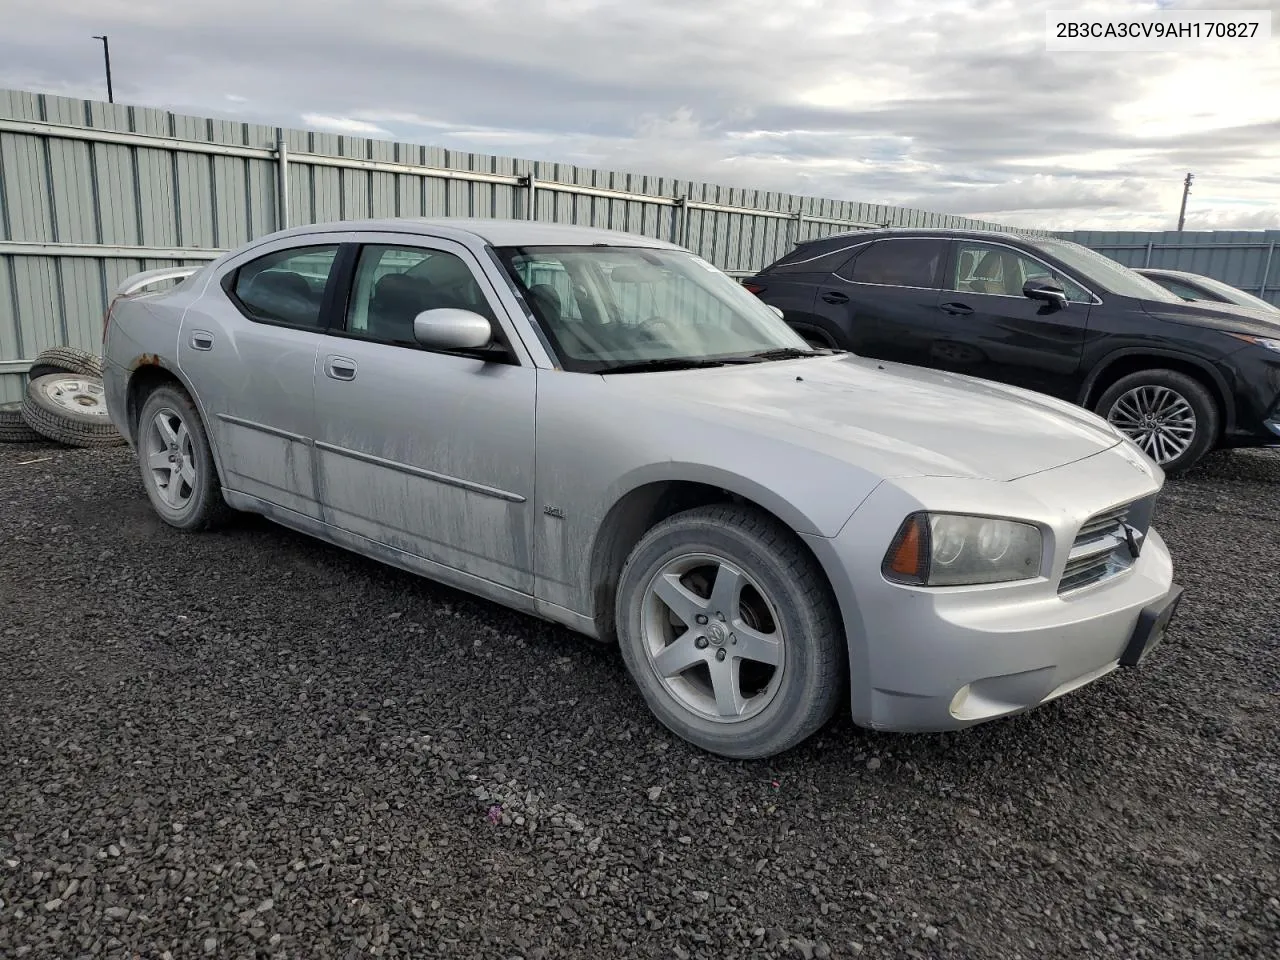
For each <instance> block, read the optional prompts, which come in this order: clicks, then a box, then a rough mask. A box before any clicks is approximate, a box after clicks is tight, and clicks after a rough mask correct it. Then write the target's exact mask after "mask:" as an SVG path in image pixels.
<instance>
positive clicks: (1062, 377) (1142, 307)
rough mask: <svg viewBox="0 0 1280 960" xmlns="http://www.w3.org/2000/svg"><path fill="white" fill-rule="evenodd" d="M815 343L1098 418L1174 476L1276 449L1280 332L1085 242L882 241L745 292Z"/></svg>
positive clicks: (831, 250) (838, 242)
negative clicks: (1205, 462) (976, 380)
mask: <svg viewBox="0 0 1280 960" xmlns="http://www.w3.org/2000/svg"><path fill="white" fill-rule="evenodd" d="M742 283H743V285H744V286H746V288H747V289H748V290H750V291H751V292H752V293H754V294H756V295H757V296H758V297H760V299H762V300H763V301H764V302H765V303H767V304H769V305H771V306H773V307H776V308H778V309H779V310H781V311H782V312H783V315H784V316H785V318H786V320H787V322H788V323H790V324H791V325H792V327H794V328H795V329H796V331H797V332H799V333H800V334H801V335H802V336H804V338H805V339H806V340H808V341H809V342H810V343H811V344H813V345H814V346H821V347H834V348H837V349H843V350H849V351H851V352H853V353H857V354H860V355H862V356H865V357H872V358H876V359H881V360H890V361H898V362H902V363H910V364H915V365H917V366H922V367H933V368H935V369H941V370H948V371H953V372H955V373H961V374H968V375H971V376H976V377H981V378H984V379H987V380H998V381H1000V382H1002V383H1008V384H1013V385H1014V386H1019V387H1025V388H1027V389H1031V390H1035V391H1038V392H1040V393H1047V394H1051V395H1053V396H1056V397H1060V398H1063V399H1066V400H1070V401H1071V402H1073V403H1077V404H1080V405H1081V406H1084V407H1087V408H1089V409H1091V410H1094V411H1095V412H1097V413H1098V414H1100V415H1101V416H1103V417H1105V418H1106V419H1107V420H1109V421H1110V422H1111V423H1112V424H1114V425H1115V426H1116V427H1117V428H1119V429H1120V430H1122V431H1123V432H1124V433H1126V434H1128V435H1129V436H1130V437H1132V438H1133V440H1134V441H1135V442H1136V443H1137V444H1138V445H1139V446H1140V447H1141V448H1142V449H1143V450H1144V451H1145V452H1146V453H1147V455H1148V456H1149V457H1151V459H1152V460H1154V461H1156V462H1157V463H1159V464H1160V465H1161V466H1162V467H1164V469H1165V470H1166V471H1168V472H1170V473H1175V472H1179V471H1181V470H1185V469H1186V468H1187V467H1190V466H1191V465H1192V464H1194V463H1195V462H1196V461H1198V460H1199V459H1200V458H1201V457H1203V456H1204V454H1205V453H1207V452H1208V451H1209V450H1211V449H1213V448H1214V447H1218V446H1221V447H1244V446H1255V447H1256V446H1268V445H1273V444H1280V322H1278V321H1277V319H1276V318H1275V316H1274V314H1271V315H1268V314H1263V313H1259V312H1257V311H1252V310H1248V309H1246V308H1243V307H1235V306H1229V305H1227V304H1205V303H1188V302H1186V301H1185V300H1183V299H1182V298H1181V297H1178V296H1176V295H1175V294H1173V293H1170V292H1169V291H1168V290H1166V289H1164V288H1163V287H1161V286H1160V285H1159V284H1156V283H1154V282H1153V281H1151V280H1148V279H1146V278H1145V277H1142V276H1139V275H1138V274H1136V273H1134V272H1133V271H1132V270H1130V269H1129V268H1127V267H1123V266H1121V265H1120V264H1118V263H1116V262H1115V261H1114V260H1111V259H1110V258H1108V257H1105V256H1103V255H1102V254H1100V253H1096V252H1095V251H1093V250H1090V249H1089V248H1088V247H1083V246H1081V245H1080V244H1077V243H1071V242H1070V241H1067V240H1059V239H1040V238H1029V237H1023V236H1018V235H1015V234H1009V233H1001V232H994V231H992V232H988V231H981V230H941V229H918V230H917V229H906V228H897V229H885V230H868V231H861V232H858V233H854V234H846V235H842V236H836V237H827V238H824V239H822V240H814V241H810V242H808V243H803V244H801V245H799V246H798V247H796V249H794V250H793V251H791V252H790V253H789V254H787V255H786V256H785V257H783V258H781V259H780V260H778V261H776V262H775V263H773V264H771V265H770V266H768V267H766V268H765V269H764V270H762V271H761V272H760V273H758V274H756V275H755V276H752V277H748V278H746V279H744V280H743V281H742Z"/></svg>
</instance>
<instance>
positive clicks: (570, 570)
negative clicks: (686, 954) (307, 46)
mask: <svg viewBox="0 0 1280 960" xmlns="http://www.w3.org/2000/svg"><path fill="white" fill-rule="evenodd" d="M165 278H169V279H180V280H181V282H180V283H178V284H176V285H173V284H171V285H170V286H168V287H167V288H161V287H160V286H159V281H160V280H163V279H165ZM105 338H106V339H105V357H104V382H105V387H106V392H107V398H108V407H109V410H110V414H111V418H112V420H113V422H114V423H115V424H116V426H117V427H119V428H120V430H121V431H122V432H123V433H124V434H125V436H126V437H127V438H128V439H129V441H130V442H131V443H132V445H133V446H134V447H135V449H136V451H137V457H138V463H139V465H140V468H141V474H142V481H143V484H144V486H145V488H146V491H147V494H148V495H149V497H150V500H151V502H152V504H153V506H154V509H155V510H156V512H157V513H158V514H159V515H160V516H161V517H162V518H163V519H164V520H165V521H167V522H168V523H169V524H172V525H173V526H174V527H177V528H180V529H184V530H196V529H201V528H206V527H208V526H210V525H211V524H214V523H216V522H217V521H218V520H220V519H221V518H223V517H224V516H225V515H226V513H227V512H228V511H229V510H242V511H252V512H255V513H260V514H263V515H265V516H267V517H269V518H271V519H272V520H275V521H278V522H279V523H282V524H284V525H286V526H288V527H292V528H294V529H296V530H300V531H304V532H305V533H308V534H311V535H313V536H316V537H319V538H321V539H323V540H326V541H328V542H330V543H333V544H337V545H339V546H342V547H345V548H348V549H351V550H354V551H356V552H358V553H361V554H365V555H367V556H370V557H373V558H376V559H378V560H381V561H384V562H387V563H390V564H394V565H396V566H398V567H402V568H404V569H407V570H411V571H416V572H418V573H420V574H423V575H425V576H427V577H430V578H432V579H434V580H438V581H442V582H444V583H447V584H451V585H453V586H455V587H458V588H461V589H463V590H466V591H470V592H472V593H474V594H478V595H480V596H482V597H486V598H489V599H491V600H494V601H496V602H498V603H502V604H506V605H508V606H510V607H513V608H516V609H518V610H522V611H526V612H528V613H530V614H534V615H537V616H541V617H544V618H547V619H550V620H554V621H558V622H560V623H563V624H566V625H567V626H569V627H570V628H572V629H573V630H576V631H578V632H580V633H583V634H586V635H589V636H592V637H596V638H598V639H600V640H604V641H607V642H616V643H617V644H618V645H619V647H620V650H621V653H622V657H623V660H624V661H625V664H626V668H627V670H628V671H629V673H630V675H631V677H632V678H633V679H634V682H635V683H636V685H637V686H638V688H639V690H640V692H641V694H642V695H643V698H644V700H645V702H646V703H647V704H648V706H649V708H650V709H651V710H652V712H653V713H654V715H655V716H656V717H657V718H658V720H660V721H661V722H662V723H663V724H665V725H666V726H667V727H668V728H670V729H671V730H672V731H674V732H675V733H676V734H678V735H679V736H681V737H683V738H685V739H686V740H688V741H690V742H692V743H693V744H696V745H697V746H699V747H701V748H703V749H705V750H708V751H712V752H715V753H718V754H722V755H726V756H731V757H740V758H758V757H767V756H770V755H773V754H776V753H778V752H780V751H783V750H786V749H788V748H789V747H791V746H793V745H795V744H797V743H799V742H800V741H802V740H803V739H805V738H806V737H808V736H809V735H810V734H812V733H814V732H815V731H816V730H818V729H819V728H820V727H822V726H823V725H824V724H825V723H826V722H827V721H828V720H829V719H830V718H831V717H832V716H833V714H834V713H835V711H836V710H837V709H840V705H841V704H842V703H846V702H847V703H848V704H849V709H850V710H851V711H852V717H853V720H854V721H855V722H856V723H858V724H861V725H863V726H866V727H870V728H873V729H877V730H893V731H936V730H948V729H956V728H961V727H965V726H968V725H971V724H974V723H978V722H982V721H986V720H991V719H994V718H997V717H1003V716H1008V715H1010V714H1014V713H1017V712H1020V711H1024V710H1027V709H1030V708H1033V707H1035V706H1037V705H1039V704H1042V703H1045V702H1046V701H1049V700H1052V699H1053V698H1055V697H1058V696H1060V695H1062V694H1064V693H1067V692H1069V691H1072V690H1074V689H1076V688H1078V687H1080V686H1082V685H1084V684H1086V683H1089V682H1090V681H1092V680H1095V679H1097V678H1099V677H1102V676H1104V675H1105V674H1107V673H1109V672H1111V671H1112V670H1114V669H1115V668H1117V667H1121V666H1130V665H1135V664H1137V663H1138V662H1140V661H1141V660H1142V659H1143V658H1144V656H1145V655H1146V653H1147V652H1148V651H1149V650H1150V649H1151V648H1152V647H1154V646H1155V645H1156V644H1157V643H1158V642H1159V641H1160V639H1161V638H1162V636H1163V635H1164V630H1165V627H1166V624H1167V623H1168V620H1169V618H1170V617H1171V616H1172V615H1173V612H1174V609H1175V608H1176V606H1177V602H1178V599H1179V597H1180V589H1179V588H1178V587H1177V586H1176V585H1174V583H1173V566H1172V562H1171V560H1170V557H1169V553H1168V551H1167V549H1166V547H1165V544H1164V542H1163V540H1162V539H1161V537H1160V535H1159V533H1157V532H1156V530H1154V529H1152V528H1151V526H1150V521H1151V515H1152V510H1153V506H1154V503H1155V499H1156V497H1157V495H1158V493H1159V491H1160V489H1161V487H1162V485H1163V482H1164V475H1163V473H1162V471H1161V470H1160V468H1159V467H1158V466H1156V464H1155V463H1154V462H1153V461H1151V460H1150V459H1148V458H1147V457H1146V456H1144V455H1143V454H1142V452H1141V451H1140V450H1138V448H1136V447H1135V446H1134V444H1133V443H1132V442H1131V441H1129V440H1128V439H1126V438H1125V437H1124V436H1123V435H1122V434H1120V433H1119V432H1118V431H1117V430H1116V429H1115V428H1114V427H1112V426H1111V425H1109V424H1108V423H1107V422H1106V421H1104V420H1102V419H1101V418H1099V417H1097V416H1096V415H1094V414H1092V413H1090V412H1088V411H1085V410H1083V409H1081V408H1079V407H1076V406H1074V405H1072V404H1070V403H1067V402H1065V401H1059V400H1055V399H1051V398H1048V397H1046V396H1043V395H1040V394H1037V393H1033V392H1030V391H1027V390H1023V389H1018V388H1015V387H1008V386H1002V385H998V384H995V383H991V382H987V381H984V380H978V379H974V378H971V377H965V376H961V375H958V374H953V373H946V372H942V371H932V370H926V369H923V368H920V367H914V366H908V365H904V364H894V363H889V362H880V361H876V360H868V359H865V358H862V357H858V356H856V355H853V354H850V353H845V352H842V351H837V350H830V349H815V348H813V347H811V346H810V345H808V344H807V343H806V342H805V340H804V339H803V338H802V337H801V336H800V335H799V334H797V333H795V332H794V331H793V330H792V329H791V328H789V327H788V326H787V324H786V323H785V322H784V321H783V319H781V318H780V316H779V315H778V312H777V311H776V310H773V309H771V308H770V307H768V306H766V305H765V304H764V303H762V302H761V301H760V300H759V299H757V298H756V297H754V296H752V295H751V294H750V293H749V292H748V291H747V290H745V289H744V288H743V287H741V286H740V285H739V284H737V283H736V282H734V281H733V280H732V279H730V278H729V277H728V276H726V275H725V274H724V273H722V272H720V271H719V270H718V269H716V268H715V267H713V266H712V265H711V264H709V263H707V262H706V261H704V260H702V259H700V258H699V257H697V256H694V255H693V254H691V253H690V252H688V251H686V250H683V249H681V248H679V247H677V246H674V245H672V244H669V243H665V242H662V241H658V240H653V239H650V238H646V237H639V236H631V235H626V234H620V233H614V232H607V231H601V230H593V229H588V228H581V227H568V226H557V225H553V224H540V223H531V222H526V221H502V220H483V221H473V220H454V219H443V220H398V219H397V220H380V221H361V222H343V223H334V224H323V225H317V226H308V227H301V228H296V229H291V230H287V231H283V232H280V233H276V234H273V235H270V236H267V237H264V238H261V239H259V240H256V241H253V242H251V243H249V244H247V245H245V246H243V247H241V248H240V249H237V250H235V251H233V252H232V253H229V254H227V255H225V256H222V257H221V258H220V259H218V260H216V261H214V262H213V263H211V264H209V265H207V266H204V267H201V268H184V269H180V270H168V271H154V272H151V273H148V274H141V275H139V276H137V277H134V278H131V279H130V280H129V281H126V283H125V284H123V285H122V286H121V288H120V290H119V291H118V295H117V297H116V299H115V300H114V302H113V304H112V307H111V308H110V310H109V311H108V315H107V329H106V334H105ZM422 655H423V656H424V657H429V656H430V651H429V650H426V649H424V650H423V651H422ZM846 695H847V697H846Z"/></svg>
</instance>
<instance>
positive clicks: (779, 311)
mask: <svg viewBox="0 0 1280 960" xmlns="http://www.w3.org/2000/svg"><path fill="white" fill-rule="evenodd" d="M769 309H770V310H772V311H773V312H774V313H776V314H777V315H778V319H779V320H785V319H787V315H786V314H785V313H783V312H782V311H781V310H779V309H778V308H777V307H775V306H774V305H773V304H769Z"/></svg>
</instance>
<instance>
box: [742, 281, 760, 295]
mask: <svg viewBox="0 0 1280 960" xmlns="http://www.w3.org/2000/svg"><path fill="white" fill-rule="evenodd" d="M743 286H744V287H746V288H747V292H748V293H754V294H755V295H756V296H757V297H758V296H760V294H762V293H764V284H763V283H744V284H743Z"/></svg>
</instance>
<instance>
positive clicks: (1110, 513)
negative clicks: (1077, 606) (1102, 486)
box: [1058, 504, 1150, 594]
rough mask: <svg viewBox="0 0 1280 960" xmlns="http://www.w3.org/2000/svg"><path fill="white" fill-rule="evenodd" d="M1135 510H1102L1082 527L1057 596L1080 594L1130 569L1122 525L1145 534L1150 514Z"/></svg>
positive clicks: (1132, 506) (1119, 508)
mask: <svg viewBox="0 0 1280 960" xmlns="http://www.w3.org/2000/svg"><path fill="white" fill-rule="evenodd" d="M1134 507H1135V505H1134V504H1125V505H1124V506H1122V507H1115V508H1113V509H1111V510H1105V511H1103V512H1102V513H1098V514H1094V515H1093V516H1092V517H1090V518H1089V519H1088V520H1086V521H1085V522H1084V523H1083V524H1082V525H1081V527H1080V532H1079V533H1078V534H1076V539H1075V542H1074V543H1072V545H1071V553H1070V555H1069V556H1068V558H1067V566H1066V569H1064V570H1063V572H1062V579H1061V580H1060V581H1059V582H1058V593H1059V594H1063V593H1070V592H1072V591H1074V590H1082V589H1084V588H1085V587H1090V586H1093V585H1094V584H1095V583H1101V582H1102V581H1104V580H1109V579H1111V578H1112V577H1114V576H1117V575H1119V574H1121V573H1124V572H1125V571H1126V570H1128V569H1129V568H1130V567H1131V566H1133V560H1134V558H1133V555H1132V554H1131V553H1130V552H1129V542H1128V538H1126V536H1125V525H1126V524H1132V525H1134V526H1135V527H1137V528H1138V529H1139V530H1140V531H1141V532H1142V533H1143V534H1145V533H1146V530H1145V527H1146V522H1147V519H1148V517H1149V513H1150V511H1149V510H1141V509H1140V510H1135V509H1134ZM1135 514H1146V516H1135Z"/></svg>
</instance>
